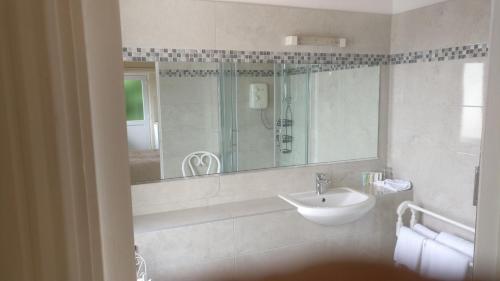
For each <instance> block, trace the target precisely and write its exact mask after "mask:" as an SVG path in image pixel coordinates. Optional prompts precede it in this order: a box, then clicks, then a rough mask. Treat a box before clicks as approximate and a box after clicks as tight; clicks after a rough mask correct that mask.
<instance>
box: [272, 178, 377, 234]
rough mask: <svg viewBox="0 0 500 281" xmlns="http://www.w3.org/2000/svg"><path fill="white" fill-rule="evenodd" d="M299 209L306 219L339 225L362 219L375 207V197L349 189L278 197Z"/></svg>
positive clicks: (341, 188) (342, 188)
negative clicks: (319, 193)
mask: <svg viewBox="0 0 500 281" xmlns="http://www.w3.org/2000/svg"><path fill="white" fill-rule="evenodd" d="M278 196H279V197H280V198H281V199H283V200H285V201H286V202H288V203H290V204H291V205H293V206H295V207H297V211H298V212H299V213H300V214H301V215H302V216H304V217H305V218H306V219H308V220H310V221H313V222H315V223H319V224H322V225H339V224H344V223H349V222H352V221H355V220H357V219H359V218H361V217H362V216H363V215H365V214H366V213H368V212H369V211H370V210H371V209H372V208H373V207H374V206H375V197H374V196H373V195H369V194H365V193H362V192H359V191H356V190H354V189H351V188H348V187H340V188H334V189H330V190H329V191H328V192H326V193H323V194H321V195H318V194H316V192H314V191H311V192H302V193H293V194H287V195H278Z"/></svg>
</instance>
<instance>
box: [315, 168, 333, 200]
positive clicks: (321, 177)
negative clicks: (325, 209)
mask: <svg viewBox="0 0 500 281" xmlns="http://www.w3.org/2000/svg"><path fill="white" fill-rule="evenodd" d="M331 182H332V181H331V180H329V179H327V175H326V174H325V173H316V177H315V183H316V185H315V186H316V194H317V195H321V194H323V193H325V192H326V189H327V187H328V184H330V183H331Z"/></svg>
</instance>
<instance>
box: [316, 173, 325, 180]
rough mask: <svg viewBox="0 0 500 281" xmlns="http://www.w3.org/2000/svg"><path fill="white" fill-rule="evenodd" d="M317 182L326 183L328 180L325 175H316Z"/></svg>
mask: <svg viewBox="0 0 500 281" xmlns="http://www.w3.org/2000/svg"><path fill="white" fill-rule="evenodd" d="M316 180H319V181H324V180H327V178H326V174H325V173H316Z"/></svg>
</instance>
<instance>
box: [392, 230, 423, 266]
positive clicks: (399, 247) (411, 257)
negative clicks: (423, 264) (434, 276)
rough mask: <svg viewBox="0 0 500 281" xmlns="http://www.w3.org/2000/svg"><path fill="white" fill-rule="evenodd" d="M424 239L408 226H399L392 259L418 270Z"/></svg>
mask: <svg viewBox="0 0 500 281" xmlns="http://www.w3.org/2000/svg"><path fill="white" fill-rule="evenodd" d="M424 240H426V238H425V237H424V236H422V235H420V234H418V233H417V232H415V231H413V230H411V229H410V228H408V227H406V226H403V227H401V229H400V230H399V234H398V240H397V242H396V249H395V250H394V261H395V262H396V263H397V264H399V265H403V266H405V267H407V268H408V269H410V270H413V271H418V267H419V264H420V257H421V256H422V245H423V243H424Z"/></svg>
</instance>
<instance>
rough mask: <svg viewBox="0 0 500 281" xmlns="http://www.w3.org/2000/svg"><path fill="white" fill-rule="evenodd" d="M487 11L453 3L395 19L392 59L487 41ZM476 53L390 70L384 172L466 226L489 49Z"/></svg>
mask: <svg viewBox="0 0 500 281" xmlns="http://www.w3.org/2000/svg"><path fill="white" fill-rule="evenodd" d="M489 5H490V1H489V0H474V1H469V0H455V1H448V2H444V3H441V4H437V5H433V6H430V7H426V8H422V9H418V10H414V11H410V12H406V13H402V14H399V15H395V16H394V17H393V21H392V42H391V45H392V53H393V54H394V53H402V52H409V51H415V50H422V49H438V48H442V47H445V46H461V45H469V44H471V43H476V42H487V41H488V30H489V11H490V6H489ZM478 48H482V49H483V50H481V51H480V52H479V54H478V56H477V57H474V56H472V57H471V56H466V58H465V57H463V56H462V57H459V58H460V59H459V60H457V59H456V57H457V55H456V54H453V52H454V49H451V50H444V51H443V52H444V53H443V55H446V53H448V57H451V56H454V57H455V60H447V59H444V60H439V59H438V60H434V61H431V62H428V61H425V60H419V59H417V61H416V62H415V63H407V64H401V65H392V66H391V94H390V105H389V108H390V114H389V128H390V130H389V144H388V147H389V154H388V165H389V166H391V167H392V168H393V170H394V174H395V175H396V176H397V177H401V178H406V179H409V180H411V181H412V182H413V184H414V188H415V195H414V196H415V200H416V201H417V202H418V203H420V204H422V205H423V206H424V207H426V208H429V209H431V210H434V211H436V212H438V213H441V214H443V215H446V216H449V217H450V218H453V219H456V220H458V221H461V222H463V223H466V224H468V225H474V222H475V207H473V206H472V198H473V181H474V167H475V166H476V165H478V163H479V152H480V144H481V125H482V124H481V123H482V110H483V106H484V105H483V103H482V101H483V97H484V88H485V87H484V83H485V79H486V68H485V64H486V63H487V58H486V57H485V56H486V52H485V48H486V47H484V46H483V47H480V46H479V47H478ZM471 52H474V51H473V50H469V51H468V52H466V53H471ZM466 55H467V54H466ZM427 223H428V224H430V225H431V226H435V227H436V228H437V229H443V228H446V225H442V224H439V223H437V222H433V221H430V219H427ZM450 230H452V231H455V230H454V229H450Z"/></svg>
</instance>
